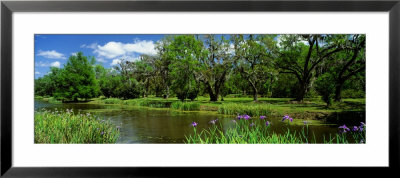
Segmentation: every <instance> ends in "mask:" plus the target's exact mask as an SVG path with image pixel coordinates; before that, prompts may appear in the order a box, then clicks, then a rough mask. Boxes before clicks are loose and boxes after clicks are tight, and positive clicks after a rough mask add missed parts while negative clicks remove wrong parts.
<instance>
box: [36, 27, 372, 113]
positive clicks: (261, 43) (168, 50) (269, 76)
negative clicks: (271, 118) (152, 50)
mask: <svg viewBox="0 0 400 178" xmlns="http://www.w3.org/2000/svg"><path fill="white" fill-rule="evenodd" d="M365 39H366V37H365V35H362V34H355V35H304V34H303V35H259V34H232V35H213V34H210V35H207V34H205V35H167V36H165V37H164V38H163V39H161V40H160V41H158V42H157V44H156V50H157V54H155V55H146V54H142V55H140V56H139V60H135V61H128V60H125V59H119V60H120V62H119V64H118V65H115V66H113V67H112V68H108V69H106V68H104V67H103V66H102V65H100V64H97V65H95V60H94V58H90V57H86V56H83V54H82V53H81V52H80V53H78V54H77V55H76V56H71V57H70V58H69V60H68V62H67V63H66V64H65V65H64V66H63V68H55V67H53V68H51V69H50V72H49V73H48V74H47V75H45V76H43V77H41V78H38V79H35V96H42V97H45V98H49V97H53V98H54V99H56V100H60V101H64V102H70V101H78V100H83V99H84V100H88V99H90V98H94V97H98V96H104V97H105V98H118V99H123V100H125V101H126V102H128V101H127V100H130V99H135V98H148V97H149V96H150V95H152V96H157V97H163V98H164V99H168V98H169V97H171V96H174V97H177V98H178V99H179V100H181V101H185V100H188V99H189V100H191V101H194V100H198V98H199V96H203V97H209V100H210V101H213V102H215V103H217V101H218V100H219V97H221V101H222V100H223V97H226V96H229V95H231V96H233V95H236V96H239V95H240V96H250V95H252V97H253V100H255V101H257V100H261V99H259V97H260V96H261V97H262V98H268V97H273V98H295V100H299V101H300V100H303V99H304V98H307V99H308V98H320V96H322V99H323V100H324V101H325V102H327V103H328V105H330V103H331V100H332V99H334V100H335V101H340V100H341V98H359V97H361V98H363V97H365V88H366V87H365V53H366V52H365ZM328 76H329V77H328ZM327 80H328V81H329V82H328V81H327ZM332 88H333V89H332ZM342 90H343V91H342ZM319 95H320V96H319ZM129 102H131V101H129ZM132 103H134V102H132ZM140 103H143V104H144V105H146V104H145V102H142V101H141V102H140ZM138 105H140V104H138ZM149 105H150V104H149ZM152 106H154V107H162V104H157V103H152ZM229 110H231V109H229ZM223 113H231V112H230V111H223Z"/></svg>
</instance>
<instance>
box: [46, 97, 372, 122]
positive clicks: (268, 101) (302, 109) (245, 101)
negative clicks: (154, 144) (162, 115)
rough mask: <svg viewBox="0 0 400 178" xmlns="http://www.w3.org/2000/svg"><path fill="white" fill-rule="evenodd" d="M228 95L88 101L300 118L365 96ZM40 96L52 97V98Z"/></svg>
mask: <svg viewBox="0 0 400 178" xmlns="http://www.w3.org/2000/svg"><path fill="white" fill-rule="evenodd" d="M233 96H235V95H233ZM233 96H230V97H229V96H227V97H225V98H224V101H216V102H210V101H209V98H208V97H203V96H200V97H198V98H196V100H195V101H185V102H181V101H179V100H178V99H177V98H169V99H163V98H158V97H154V96H150V97H148V98H137V99H128V100H122V99H118V98H104V97H100V98H93V99H92V100H91V101H90V102H88V103H90V104H116V105H127V106H141V107H150V108H170V109H174V110H180V111H210V112H216V113H219V114H225V115H237V114H243V113H247V114H249V115H250V116H260V115H268V116H282V115H284V114H290V115H292V116H294V117H296V118H299V119H315V118H323V117H326V116H328V115H330V114H332V113H335V112H343V111H365V99H364V98H360V99H343V101H342V102H337V103H333V104H332V105H331V106H330V107H327V106H326V104H325V103H324V102H323V101H322V100H321V99H320V98H306V99H305V100H304V101H303V102H295V101H291V100H292V98H259V101H257V102H254V101H253V100H252V98H251V97H246V96H242V97H236V96H235V97H233ZM42 99H43V100H46V99H47V100H49V101H53V100H54V99H51V98H42Z"/></svg>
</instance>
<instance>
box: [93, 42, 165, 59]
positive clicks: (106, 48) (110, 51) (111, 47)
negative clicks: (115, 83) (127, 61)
mask: <svg viewBox="0 0 400 178" xmlns="http://www.w3.org/2000/svg"><path fill="white" fill-rule="evenodd" d="M93 52H94V53H95V54H97V55H98V56H100V57H105V58H108V59H112V58H121V57H124V56H131V55H135V53H138V54H147V55H155V54H157V51H156V49H155V43H154V42H153V41H146V40H143V41H140V40H135V41H134V43H121V42H115V41H110V42H108V43H106V44H105V45H103V46H100V45H97V47H96V49H95V50H94V51H93Z"/></svg>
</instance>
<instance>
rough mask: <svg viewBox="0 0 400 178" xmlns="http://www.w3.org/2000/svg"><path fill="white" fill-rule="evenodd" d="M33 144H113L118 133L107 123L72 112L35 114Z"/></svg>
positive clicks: (44, 111) (40, 112)
mask: <svg viewBox="0 0 400 178" xmlns="http://www.w3.org/2000/svg"><path fill="white" fill-rule="evenodd" d="M34 120H35V143H115V142H116V141H117V139H118V137H119V134H120V131H119V128H117V127H116V126H115V125H113V124H111V123H110V122H108V121H104V120H99V119H98V118H97V117H95V116H93V115H91V114H89V113H87V114H79V113H78V114H74V113H73V111H72V110H67V111H66V112H64V111H57V110H56V111H53V112H50V111H47V110H42V111H39V112H35V119H34Z"/></svg>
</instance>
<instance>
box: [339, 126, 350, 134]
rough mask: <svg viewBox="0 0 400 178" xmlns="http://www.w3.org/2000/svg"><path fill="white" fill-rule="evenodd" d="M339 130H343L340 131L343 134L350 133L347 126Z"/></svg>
mask: <svg viewBox="0 0 400 178" xmlns="http://www.w3.org/2000/svg"><path fill="white" fill-rule="evenodd" d="M339 129H342V130H340V132H342V133H346V132H347V131H350V129H349V128H348V127H347V126H346V125H342V126H340V127H339Z"/></svg>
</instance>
